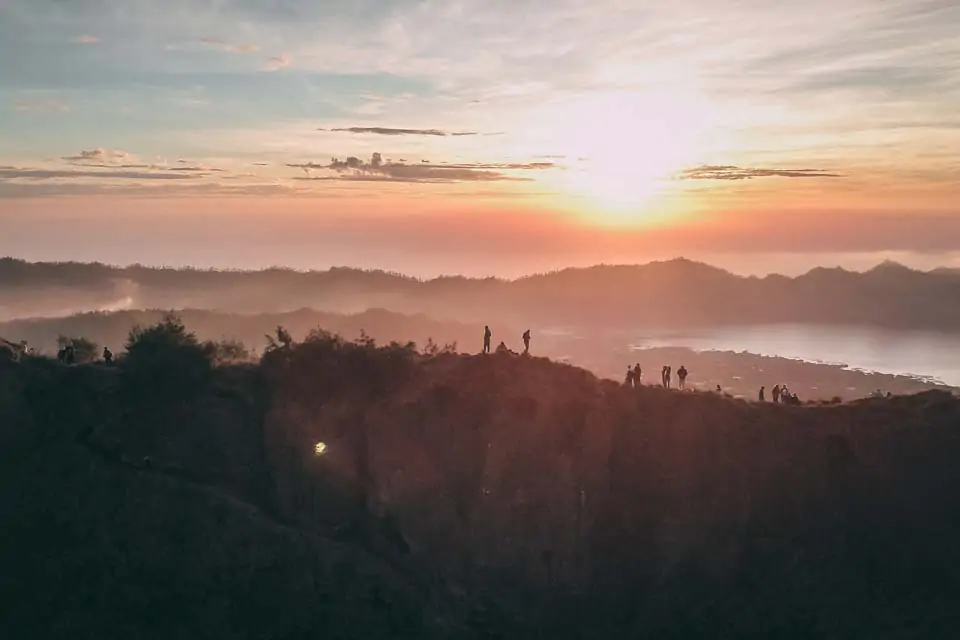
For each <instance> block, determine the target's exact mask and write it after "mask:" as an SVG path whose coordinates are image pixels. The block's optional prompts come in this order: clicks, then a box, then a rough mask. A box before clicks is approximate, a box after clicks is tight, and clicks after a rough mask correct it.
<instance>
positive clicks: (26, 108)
mask: <svg viewBox="0 0 960 640" xmlns="http://www.w3.org/2000/svg"><path fill="white" fill-rule="evenodd" d="M13 108H14V109H16V110H17V111H23V112H29V113H52V112H56V113H66V112H67V111H70V105H68V104H67V103H65V102H60V101H59V100H18V101H16V102H14V103H13Z"/></svg>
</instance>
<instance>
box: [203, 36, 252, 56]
mask: <svg viewBox="0 0 960 640" xmlns="http://www.w3.org/2000/svg"><path fill="white" fill-rule="evenodd" d="M200 42H201V43H203V44H206V45H210V46H212V47H216V48H218V49H220V50H222V51H228V52H230V53H254V52H256V51H259V50H260V47H259V46H258V45H255V44H232V43H230V42H225V41H224V40H220V39H219V38H200Z"/></svg>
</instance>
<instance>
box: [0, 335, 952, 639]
mask: <svg viewBox="0 0 960 640" xmlns="http://www.w3.org/2000/svg"><path fill="white" fill-rule="evenodd" d="M0 376H2V377H0V426H2V429H0V438H2V441H0V456H2V460H0V518H2V521H3V522H4V527H3V528H2V529H0V554H2V565H3V567H4V570H3V571H2V572H0V589H2V592H0V603H2V604H0V606H2V607H4V608H6V609H7V610H6V611H4V612H3V614H2V615H0V625H2V626H3V628H2V629H0V635H2V636H3V637H41V636H50V634H52V633H56V632H62V633H63V634H64V635H68V634H67V632H68V631H69V632H70V633H69V635H71V636H72V637H129V636H137V637H230V636H233V637H272V638H299V637H357V638H360V637H369V638H375V637H518V638H520V637H533V636H534V634H536V633H543V634H549V635H550V636H551V637H554V638H567V637H569V638H593V637H639V636H641V635H649V636H650V637H677V638H715V637H716V638H719V637H738V638H761V637H779V638H814V637H816V638H848V637H875V638H914V637H925V638H931V637H934V638H939V637H944V638H946V637H954V630H955V629H956V628H957V625H958V624H960V614H958V613H957V612H956V611H955V609H956V607H955V606H954V605H955V602H956V599H957V597H958V595H960V584H958V577H957V576H960V549H958V548H957V546H956V540H957V539H958V537H960V492H958V490H957V489H958V488H960V467H958V466H957V465H956V464H955V461H956V460H957V459H958V456H960V402H958V401H957V400H955V399H953V398H951V397H950V396H949V395H947V394H943V393H928V394H923V395H919V396H913V397H903V398H894V399H893V400H890V401H869V402H862V403H858V404H852V405H842V406H835V407H780V406H772V405H767V406H759V405H755V404H749V403H745V402H739V401H733V400H729V399H724V398H721V397H718V396H715V395H712V394H693V393H690V394H681V393H677V392H667V391H663V390H660V389H652V388H650V389H641V390H632V389H625V388H623V387H621V386H618V385H616V384H614V383H611V382H607V381H601V380H598V379H596V378H594V377H593V376H592V375H590V374H589V373H587V372H585V371H583V370H580V369H577V368H574V367H567V366H563V365H558V364H555V363H551V362H549V361H546V360H542V359H533V358H519V357H513V356H509V355H504V356H500V355H494V356H487V357H483V356H473V357H468V356H457V355H439V356H436V357H432V358H425V357H422V356H417V355H415V354H412V353H411V352H410V351H408V350H405V349H402V348H399V347H394V348H391V349H380V350H378V349H375V348H373V347H372V346H370V345H351V344H346V343H342V342H340V341H337V340H332V339H325V338H323V337H320V338H319V339H315V340H312V341H309V342H308V343H305V344H302V345H297V346H294V347H293V348H285V349H278V350H276V351H274V352H272V353H270V354H268V355H267V356H266V357H265V359H264V361H263V362H262V363H261V364H260V365H259V366H256V367H253V366H251V367H245V368H223V369H218V370H215V371H213V372H212V375H211V377H210V378H209V379H205V380H202V381H200V380H199V379H197V381H196V382H195V384H194V387H195V388H194V391H192V392H190V393H183V388H180V390H179V391H177V393H176V394H175V395H166V394H169V393H172V392H171V391H170V390H169V389H168V388H167V387H166V386H165V383H164V382H163V380H162V378H159V379H158V378H153V379H151V382H150V393H146V392H145V389H143V388H138V387H137V385H139V384H142V382H138V381H137V380H138V376H140V374H135V369H127V368H125V367H124V366H121V367H118V368H117V369H106V368H102V367H96V366H89V367H74V368H62V367H58V366H56V365H53V364H52V363H49V362H46V361H30V360H28V361H27V362H25V363H23V364H21V365H17V366H11V365H7V368H5V369H4V370H3V371H0ZM175 388H177V387H176V385H174V386H173V387H170V389H175ZM318 442H323V443H325V444H326V445H327V449H326V452H325V455H323V456H320V457H318V456H316V455H315V445H316V443H318ZM145 457H147V458H148V460H144V458H145Z"/></svg>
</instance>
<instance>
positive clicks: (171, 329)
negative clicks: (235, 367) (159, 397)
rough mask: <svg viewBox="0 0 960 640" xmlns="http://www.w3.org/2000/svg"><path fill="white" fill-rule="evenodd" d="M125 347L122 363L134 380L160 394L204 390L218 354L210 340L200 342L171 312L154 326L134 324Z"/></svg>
mask: <svg viewBox="0 0 960 640" xmlns="http://www.w3.org/2000/svg"><path fill="white" fill-rule="evenodd" d="M126 350H127V357H126V358H124V360H123V364H124V367H125V368H126V369H127V371H128V377H129V378H130V379H131V382H132V383H133V384H134V386H135V387H136V388H140V389H142V390H143V391H146V392H150V393H157V394H162V393H164V392H165V391H170V392H176V393H184V394H189V393H191V392H193V391H198V390H199V389H201V388H202V387H203V386H204V384H205V383H206V382H207V381H208V380H209V375H210V371H211V369H212V364H213V359H214V355H215V349H214V347H213V346H212V345H211V344H210V343H204V344H201V343H200V342H199V341H198V340H197V336H196V335H195V334H194V333H193V332H190V331H187V329H186V327H185V326H184V325H183V322H182V321H181V320H180V318H179V317H178V316H176V315H174V314H172V313H169V314H167V315H165V316H164V317H163V320H161V321H160V322H159V323H157V324H155V325H153V326H150V327H147V328H142V327H139V326H137V327H134V328H133V329H132V330H131V331H130V335H129V336H128V338H127V343H126ZM141 385H142V386H141Z"/></svg>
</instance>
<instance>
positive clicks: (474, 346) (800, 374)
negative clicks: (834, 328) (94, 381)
mask: <svg viewBox="0 0 960 640" xmlns="http://www.w3.org/2000/svg"><path fill="white" fill-rule="evenodd" d="M178 314H179V316H180V317H181V318H182V319H183V321H184V322H185V323H186V324H187V325H188V326H189V327H190V328H191V330H193V331H194V332H196V334H197V336H198V337H199V338H200V339H201V340H216V341H220V340H232V341H240V342H242V343H243V345H242V346H243V347H245V349H242V350H238V354H237V358H235V359H236V360H242V359H250V358H251V357H256V356H257V355H258V354H259V353H260V352H261V351H262V350H263V348H264V347H265V346H266V344H267V341H266V340H265V334H273V333H274V331H275V330H276V327H277V326H283V327H284V328H285V329H286V330H287V331H288V332H289V333H290V334H291V336H292V337H293V338H294V339H300V338H303V337H304V336H306V335H307V334H308V333H309V332H310V331H311V330H313V329H316V328H317V327H324V328H325V329H328V330H330V331H333V332H334V333H337V334H339V335H342V336H343V337H345V338H347V339H349V340H352V339H355V338H358V337H360V335H361V333H365V334H366V335H368V336H370V337H371V338H374V339H375V340H377V341H378V342H381V343H389V342H393V341H396V342H403V341H406V340H408V339H409V340H413V341H414V342H415V343H416V344H417V345H419V346H421V347H426V346H427V345H428V344H429V343H430V341H431V340H432V342H433V343H434V344H435V345H437V346H439V347H443V346H446V345H451V346H456V347H457V349H455V350H459V351H463V352H478V351H480V348H481V344H482V335H483V325H481V324H467V323H461V322H457V321H439V320H434V319H432V318H429V317H427V316H425V315H423V314H418V315H414V316H409V315H404V314H399V313H393V312H390V311H384V310H382V309H372V310H369V311H365V312H363V313H359V314H353V315H344V314H335V313H324V312H320V311H312V310H309V309H301V310H298V311H292V312H289V313H277V314H266V313H263V314H232V313H223V312H217V311H203V310H189V309H188V310H184V311H180V312H178ZM163 315H164V312H161V311H158V310H148V311H115V312H93V313H83V314H78V315H73V316H66V317H60V318H33V319H24V320H13V321H10V322H0V341H3V340H4V339H8V340H11V341H13V343H14V344H15V345H17V346H18V345H19V343H20V341H22V340H25V341H26V342H27V343H28V346H30V347H31V348H33V349H34V350H36V351H39V352H41V353H46V354H48V355H52V354H54V353H56V351H57V349H58V348H59V346H60V345H59V344H58V339H60V337H61V336H63V337H66V338H81V339H83V340H85V341H89V342H91V343H92V344H93V351H94V353H93V354H92V355H93V356H94V359H99V356H100V347H102V346H108V347H110V348H111V349H113V350H117V349H119V348H120V347H121V345H123V343H124V341H125V340H126V337H127V335H128V334H129V332H130V330H131V329H133V328H134V327H135V326H137V325H140V326H147V325H151V324H154V323H156V322H158V321H159V320H160V319H161V318H162V317H163ZM493 334H494V344H497V343H499V341H500V340H504V341H505V342H506V344H507V345H508V346H510V347H513V348H514V349H517V350H519V349H520V348H521V345H520V334H521V331H520V330H518V329H512V328H510V327H504V326H501V325H494V327H493ZM632 338H633V336H625V335H617V334H615V333H613V332H611V331H603V332H596V331H595V332H592V333H589V334H585V335H577V336H572V337H565V336H563V335H551V334H550V332H541V331H537V330H536V329H534V330H533V342H532V353H534V354H536V355H540V356H546V357H550V358H554V359H563V360H564V361H566V362H569V363H570V364H574V365H576V366H579V367H583V368H585V369H588V370H589V371H591V372H593V373H594V374H596V375H597V376H599V377H603V378H611V379H614V380H618V381H619V380H622V379H623V375H624V367H625V366H626V365H627V364H631V365H632V364H633V363H639V364H641V365H642V367H643V370H644V371H645V372H646V376H645V377H644V382H645V383H646V384H653V383H654V382H655V380H656V372H657V371H659V369H660V367H661V366H662V365H664V364H673V366H674V367H675V368H676V367H679V365H680V364H685V365H686V366H687V368H688V369H690V371H691V377H690V379H689V384H690V386H691V387H693V388H697V389H701V390H707V391H709V390H713V389H714V388H716V386H717V385H720V386H721V388H722V389H723V390H724V391H725V392H727V393H730V394H733V395H738V396H744V397H747V398H754V397H756V395H757V391H758V390H759V389H760V387H761V386H762V385H763V386H766V388H767V390H768V392H769V390H770V389H772V388H773V386H774V385H776V384H784V383H789V385H790V388H791V389H792V390H793V391H794V392H795V393H798V394H799V395H800V397H801V398H802V399H804V400H818V399H823V400H828V399H831V398H834V397H840V398H842V399H844V400H853V399H856V398H862V397H865V396H867V395H868V394H870V393H872V392H874V391H876V390H877V389H882V390H883V391H884V392H886V391H891V392H893V393H895V394H909V393H918V392H921V391H926V390H930V389H934V388H944V387H942V385H940V384H938V383H936V382H933V381H930V380H923V379H917V378H915V377H909V376H903V375H900V376H893V375H885V374H879V373H867V372H862V371H856V370H851V369H848V368H846V367H843V366H840V365H826V364H816V363H810V362H802V361H798V360H791V359H788V358H774V357H763V356H758V355H755V354H748V353H732V352H715V351H707V352H697V351H693V350H690V349H685V348H676V347H659V348H645V349H641V350H634V349H633V348H631V345H630V341H631V340H632ZM238 346H239V345H238ZM2 347H3V343H2V342H0V349H2ZM0 354H2V351H0ZM944 389H945V390H949V389H948V388H944Z"/></svg>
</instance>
